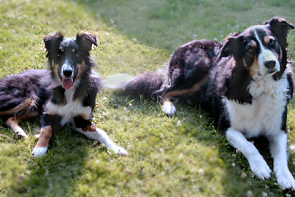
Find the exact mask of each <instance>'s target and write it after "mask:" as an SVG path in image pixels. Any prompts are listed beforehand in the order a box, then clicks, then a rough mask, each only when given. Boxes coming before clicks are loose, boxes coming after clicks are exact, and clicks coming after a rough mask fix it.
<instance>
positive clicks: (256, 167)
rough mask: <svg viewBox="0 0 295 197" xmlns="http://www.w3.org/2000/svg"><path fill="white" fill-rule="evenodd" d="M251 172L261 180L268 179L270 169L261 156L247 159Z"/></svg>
mask: <svg viewBox="0 0 295 197" xmlns="http://www.w3.org/2000/svg"><path fill="white" fill-rule="evenodd" d="M249 163H250V168H251V170H252V172H253V173H254V174H255V175H256V176H257V177H259V178H260V179H262V180H265V179H268V178H270V176H271V174H270V173H271V169H270V168H269V166H268V165H267V163H266V162H265V161H264V159H263V157H262V156H253V157H251V159H249Z"/></svg>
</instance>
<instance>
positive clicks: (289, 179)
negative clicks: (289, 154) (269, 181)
mask: <svg viewBox="0 0 295 197" xmlns="http://www.w3.org/2000/svg"><path fill="white" fill-rule="evenodd" d="M276 177H277V181H278V184H279V185H280V187H282V188H283V189H289V188H291V189H293V190H295V180H294V178H293V176H292V174H291V173H290V171H289V170H288V169H285V170H280V172H278V173H276Z"/></svg>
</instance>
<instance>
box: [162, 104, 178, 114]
mask: <svg viewBox="0 0 295 197" xmlns="http://www.w3.org/2000/svg"><path fill="white" fill-rule="evenodd" d="M162 111H163V112H164V113H165V114H166V115H168V116H173V115H174V114H175V112H176V108H175V106H174V105H173V104H172V103H170V102H164V103H163V106H162Z"/></svg>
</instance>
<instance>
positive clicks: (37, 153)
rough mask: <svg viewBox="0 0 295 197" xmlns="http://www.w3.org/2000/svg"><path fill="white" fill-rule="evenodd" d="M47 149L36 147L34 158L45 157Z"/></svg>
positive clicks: (33, 152)
mask: <svg viewBox="0 0 295 197" xmlns="http://www.w3.org/2000/svg"><path fill="white" fill-rule="evenodd" d="M47 149H48V148H47V147H35V148H34V150H33V151H32V154H33V156H34V157H43V156H44V155H45V154H46V152H47Z"/></svg>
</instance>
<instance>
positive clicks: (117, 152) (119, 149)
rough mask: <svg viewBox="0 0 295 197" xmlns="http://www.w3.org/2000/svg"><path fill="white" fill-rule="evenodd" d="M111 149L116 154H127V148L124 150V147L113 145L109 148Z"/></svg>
mask: <svg viewBox="0 0 295 197" xmlns="http://www.w3.org/2000/svg"><path fill="white" fill-rule="evenodd" d="M111 150H112V151H114V152H115V153H116V154H118V155H122V156H125V155H127V154H128V153H127V150H125V149H124V148H122V147H120V146H115V147H113V148H111Z"/></svg>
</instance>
